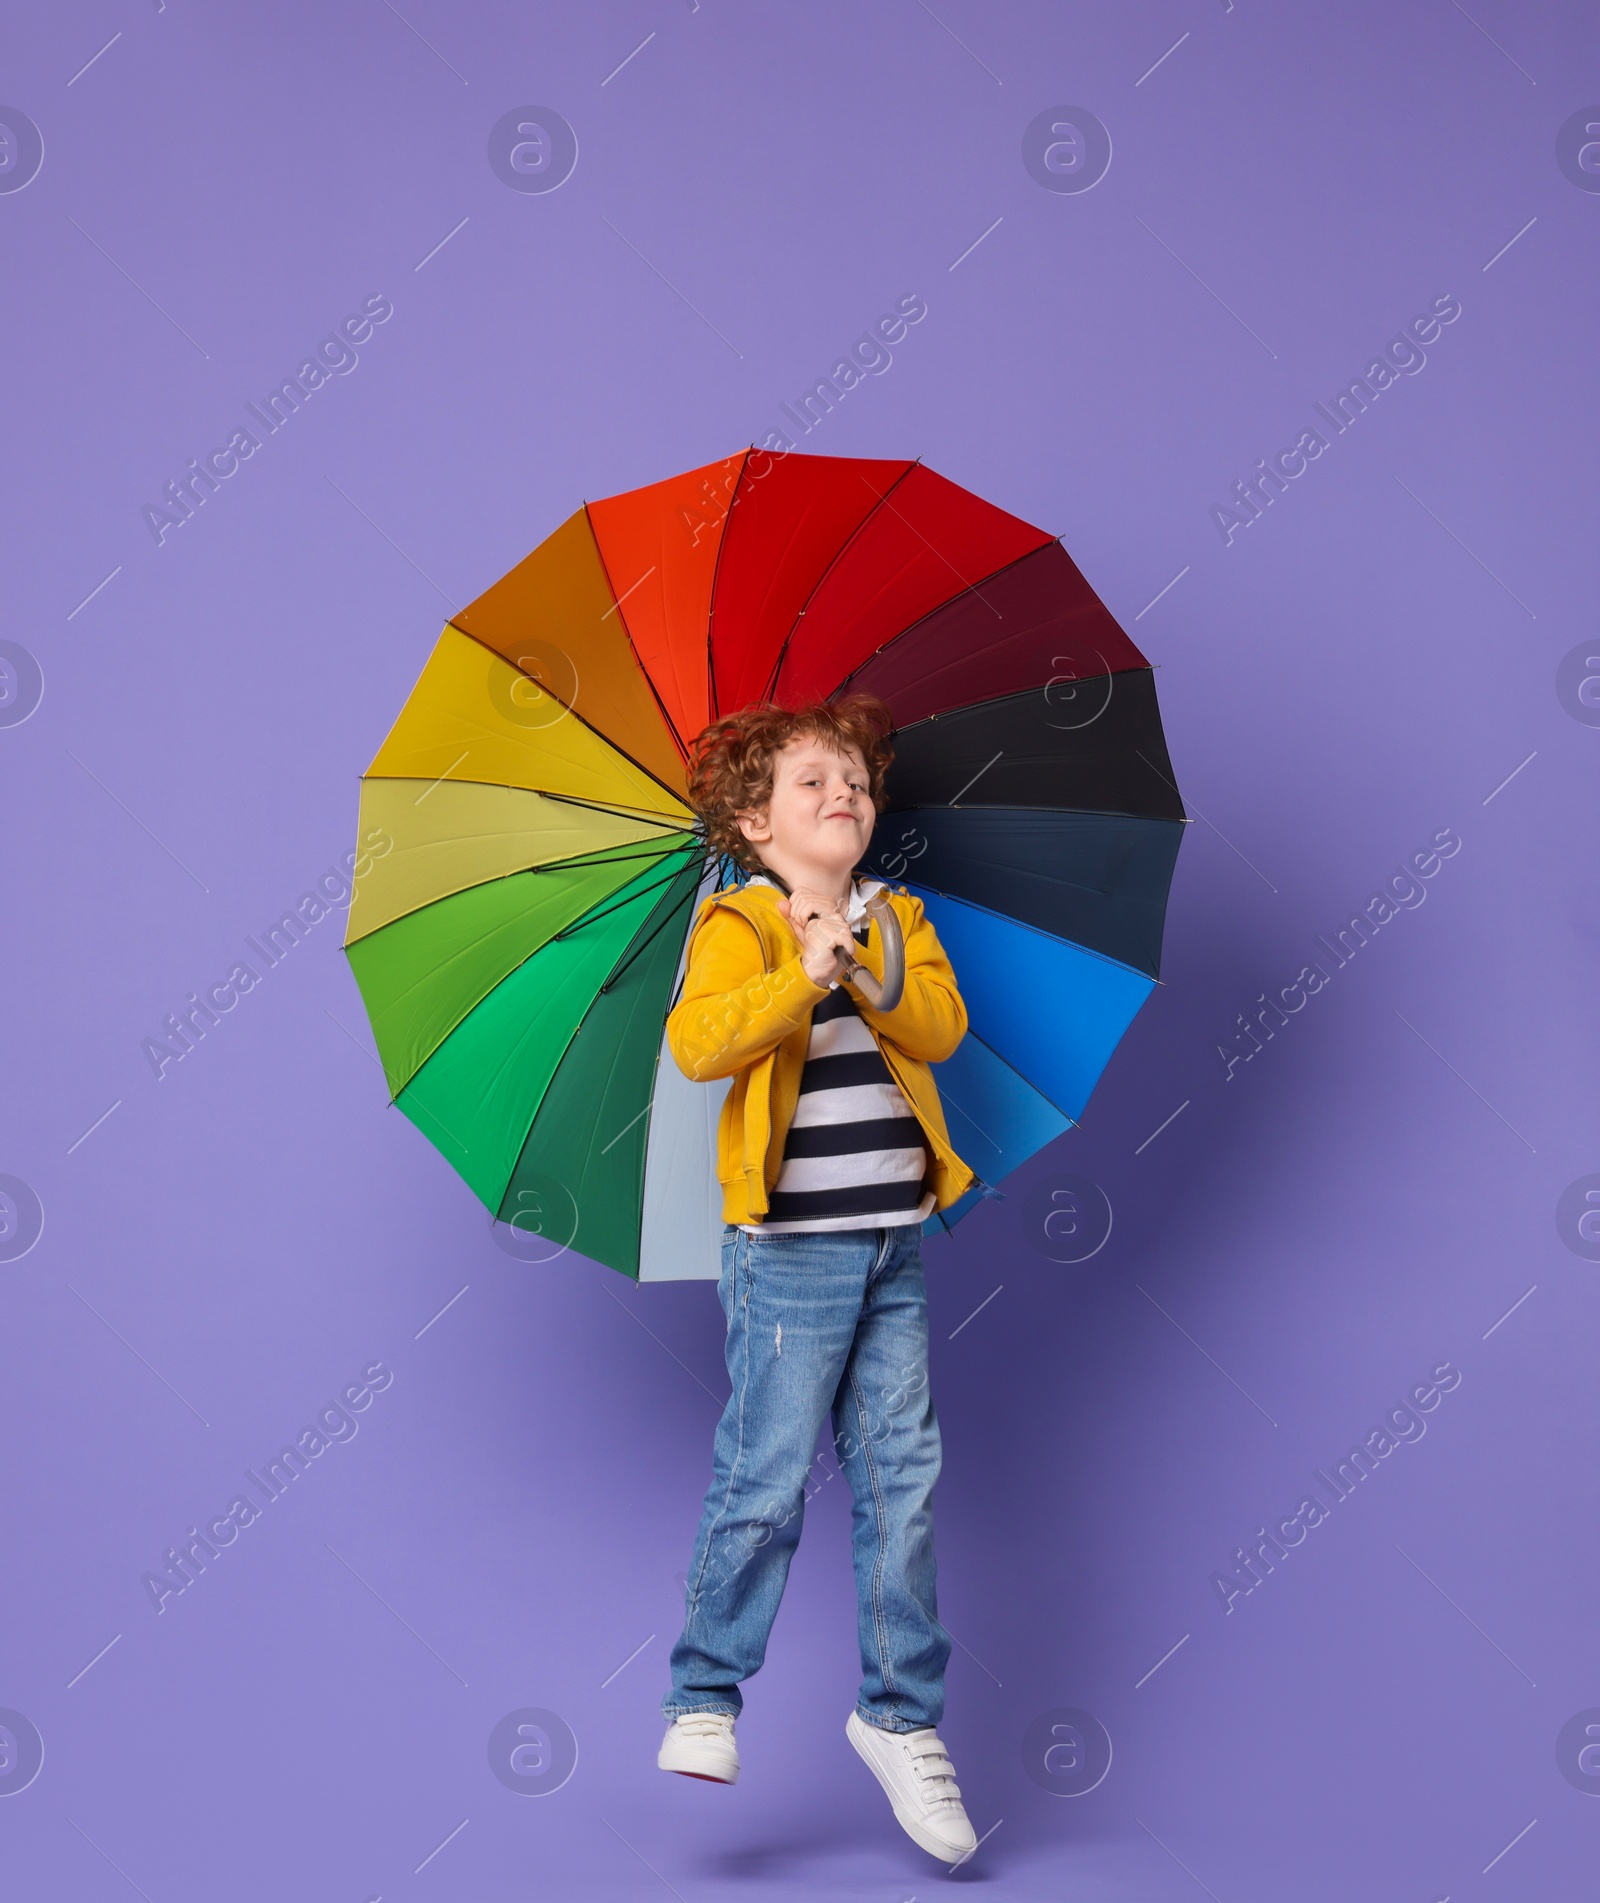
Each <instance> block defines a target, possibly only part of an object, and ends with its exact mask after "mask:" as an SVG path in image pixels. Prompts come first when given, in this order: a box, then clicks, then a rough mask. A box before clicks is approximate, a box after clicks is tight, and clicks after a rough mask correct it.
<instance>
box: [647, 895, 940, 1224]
mask: <svg viewBox="0 0 1600 1903" xmlns="http://www.w3.org/2000/svg"><path fill="white" fill-rule="evenodd" d="M885 890H886V892H887V895H888V898H889V902H890V904H891V905H892V906H893V907H894V910H895V915H896V917H897V918H898V919H899V921H900V929H901V932H902V934H903V936H904V938H905V945H906V984H905V992H904V995H903V996H902V997H901V1000H900V1002H899V1003H898V1004H897V1005H896V1006H895V1008H894V1010H892V1011H887V1012H878V1011H874V1010H873V1009H872V1007H871V1006H870V1005H869V1004H868V1003H867V1001H866V999H865V998H864V997H862V995H861V994H860V993H859V992H858V991H855V990H853V989H852V992H851V996H852V998H853V999H854V1001H855V1005H856V1009H857V1010H858V1011H859V1012H860V1014H861V1018H862V1022H863V1023H865V1024H866V1025H867V1026H868V1028H869V1029H870V1030H871V1032H872V1035H873V1037H874V1038H875V1039H876V1040H877V1044H878V1048H879V1049H880V1050H881V1051H882V1052H883V1056H884V1061H885V1062H886V1063H887V1064H888V1066H889V1071H890V1074H891V1075H892V1076H893V1078H894V1080H895V1082H896V1084H898V1085H899V1087H900V1091H901V1094H902V1095H903V1096H904V1097H905V1099H906V1102H907V1103H908V1104H909V1105H910V1106H911V1109H912V1111H913V1113H914V1114H915V1116H916V1118H917V1121H918V1122H919V1123H920V1124H921V1125H922V1131H923V1135H924V1137H925V1138H926V1139H927V1144H928V1156H929V1172H928V1182H929V1187H930V1188H931V1189H932V1190H933V1192H934V1203H935V1207H936V1208H939V1209H948V1208H949V1207H950V1205H951V1204H952V1203H953V1202H955V1201H956V1199H957V1198H958V1197H959V1196H961V1195H962V1194H963V1193H964V1192H965V1191H966V1190H967V1189H968V1188H969V1187H970V1186H971V1184H972V1183H973V1182H974V1181H975V1180H976V1179H975V1177H974V1174H973V1172H972V1171H971V1170H970V1169H969V1168H968V1167H967V1165H966V1164H965V1163H963V1162H962V1160H961V1158H960V1157H959V1156H957V1155H956V1153H955V1151H954V1150H953V1149H952V1148H951V1147H950V1136H949V1132H948V1131H947V1130H946V1128H945V1121H944V1110H943V1107H942V1106H941V1104H940V1102H939V1088H938V1085H937V1084H935V1083H934V1081H933V1073H932V1072H931V1071H930V1070H929V1068H928V1066H929V1064H930V1063H935V1064H936V1063H940V1062H942V1061H943V1060H944V1059H945V1058H947V1057H949V1056H950V1054H951V1053H952V1052H953V1051H954V1050H955V1048H956V1046H957V1045H958V1044H959V1043H960V1042H961V1040H962V1038H963V1037H964V1036H965V1035H966V1030H967V1007H966V1006H965V1005H964V1004H963V1003H962V1002H961V993H960V992H959V991H958V990H957V989H956V980H955V973H954V972H953V971H952V970H951V969H950V961H949V959H948V958H946V957H945V954H944V948H943V946H941V945H940V943H939V939H938V935H937V934H936V933H935V931H934V929H933V927H932V925H930V924H929V923H928V920H927V918H926V916H925V915H924V913H923V909H922V901H921V900H920V899H916V898H912V897H911V896H910V895H909V894H908V893H907V892H906V891H905V890H904V889H903V888H902V889H901V890H899V891H894V890H892V889H890V888H885ZM779 898H780V894H779V893H778V891H777V890H776V888H774V887H772V886H769V885H749V886H743V887H734V888H730V889H729V890H727V891H723V892H716V893H713V894H712V895H711V897H710V898H708V899H707V900H706V901H705V903H704V904H703V905H702V906H701V908H700V914H699V916H698V918H696V920H695V923H694V928H693V931H692V932H691V934H690V937H689V963H688V970H687V971H686V973H685V974H684V981H683V996H682V997H681V998H680V999H679V1001H678V1003H677V1005H676V1007H675V1008H674V1010H673V1011H672V1014H671V1015H670V1016H669V1017H668V1019H667V1042H668V1045H669V1047H670V1048H671V1051H672V1055H673V1057H674V1058H675V1059H676V1060H677V1064H678V1068H679V1069H680V1070H681V1071H682V1072H683V1073H684V1075H685V1076H686V1077H689V1078H692V1079H693V1080H694V1081H695V1082H697V1083H706V1082H709V1081H710V1080H711V1079H712V1078H716V1077H731V1078H732V1079H733V1087H732V1089H731V1090H730V1091H729V1092H728V1095H727V1099H726V1101H725V1102H724V1104H723V1106H722V1120H721V1123H720V1124H719V1126H718V1130H717V1176H718V1178H719V1180H720V1181H721V1183H722V1216H723V1221H724V1222H731V1223H742V1222H760V1221H761V1219H762V1217H763V1216H764V1215H765V1214H766V1212H767V1202H768V1197H769V1195H770V1193H771V1190H772V1186H773V1184H774V1183H776V1181H777V1180H778V1171H779V1169H780V1168H781V1167H782V1163H783V1146H784V1140H785V1138H786V1137H787V1136H788V1133H789V1124H790V1121H791V1119H792V1118H793V1116H794V1111H795V1104H796V1102H797V1100H798V1098H799V1095H800V1073H801V1071H802V1070H804V1068H805V1062H806V1050H807V1046H808V1045H809V1043H810V1039H811V1012H812V1008H813V1006H815V1005H817V1004H819V1003H820V1002H821V1000H822V999H823V998H825V997H826V996H827V995H828V987H827V986H826V985H819V984H814V983H813V982H812V981H811V979H810V978H809V977H807V975H806V972H805V969H804V967H803V966H802V965H801V963H800V946H799V942H798V941H797V939H796V938H795V935H794V933H793V931H791V929H790V927H789V923H788V921H787V920H786V919H785V918H784V917H783V916H782V915H781V914H780V913H779V911H778V902H779ZM856 957H857V961H858V962H859V963H860V964H861V965H862V966H864V967H865V969H866V970H868V971H870V972H871V973H872V975H873V976H874V977H875V978H879V979H881V978H882V976H883V945H882V941H881V936H880V934H879V932H878V931H877V930H876V929H874V930H873V932H872V934H871V937H870V939H869V942H868V944H867V945H866V946H865V948H864V949H862V950H861V951H859V952H857V954H856Z"/></svg>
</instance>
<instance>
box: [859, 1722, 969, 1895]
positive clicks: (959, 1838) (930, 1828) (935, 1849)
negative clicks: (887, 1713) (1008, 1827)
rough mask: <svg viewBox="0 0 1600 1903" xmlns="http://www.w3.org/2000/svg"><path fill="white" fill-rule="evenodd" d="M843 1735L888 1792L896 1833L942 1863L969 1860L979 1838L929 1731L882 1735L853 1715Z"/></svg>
mask: <svg viewBox="0 0 1600 1903" xmlns="http://www.w3.org/2000/svg"><path fill="white" fill-rule="evenodd" d="M844 1730H845V1736H846V1737H847V1738H848V1739H849V1740H850V1742H851V1743H852V1744H853V1745H854V1746H855V1748H856V1749H857V1751H859V1752H860V1753H861V1755H862V1757H863V1758H865V1759H866V1761H867V1768H868V1769H869V1770H870V1771H871V1772H872V1774H873V1776H874V1777H875V1778H876V1779H877V1780H878V1782H879V1783H880V1784H881V1785H882V1786H883V1788H884V1790H885V1791H887V1792H888V1794H889V1802H890V1803H891V1804H892V1805H893V1806H894V1814H895V1817H896V1819H897V1820H898V1822H899V1824H900V1828H901V1829H902V1830H903V1831H904V1832H905V1833H906V1835H907V1836H908V1837H910V1838H911V1840H912V1841H913V1842H914V1843H917V1844H920V1845H921V1847H922V1848H923V1849H924V1850H926V1851H929V1852H931V1853H932V1855H934V1856H935V1857H938V1858H940V1859H942V1860H943V1861H944V1862H945V1863H960V1862H961V1861H962V1860H963V1859H964V1858H966V1857H969V1856H971V1854H972V1852H973V1851H974V1850H976V1849H977V1847H978V1836H977V1832H976V1831H974V1829H973V1828H972V1825H971V1823H970V1822H969V1821H968V1818H967V1813H966V1810H965V1808H964V1807H963V1805H962V1802H961V1787H960V1785H958V1784H957V1783H956V1772H955V1766H954V1765H953V1764H952V1763H951V1762H950V1756H949V1753H948V1752H947V1751H946V1750H945V1748H944V1746H943V1745H942V1744H941V1743H940V1741H939V1734H938V1732H937V1731H936V1730H935V1729H934V1727H933V1726H932V1725H925V1726H923V1727H922V1729H921V1730H919V1731H885V1730H884V1729H883V1727H882V1726H881V1725H869V1724H868V1723H866V1721H865V1720H864V1719H863V1718H862V1716H861V1714H860V1713H859V1712H857V1711H852V1712H851V1714H850V1716H849V1718H848V1720H847V1721H846V1723H845V1728H844Z"/></svg>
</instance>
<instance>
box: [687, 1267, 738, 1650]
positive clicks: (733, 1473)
mask: <svg viewBox="0 0 1600 1903" xmlns="http://www.w3.org/2000/svg"><path fill="white" fill-rule="evenodd" d="M743 1248H744V1245H743V1241H742V1239H741V1241H740V1242H737V1243H735V1244H734V1256H733V1300H732V1302H731V1303H730V1304H729V1306H730V1307H731V1308H732V1310H733V1313H734V1316H735V1317H736V1318H739V1317H742V1316H743V1314H744V1312H745V1310H744V1307H743V1306H741V1304H740V1301H739V1255H740V1251H741V1249H743ZM744 1256H745V1261H744V1272H745V1296H746V1301H748V1297H749V1293H750V1289H749V1280H750V1259H749V1251H748V1249H744ZM731 1332H732V1330H731V1326H730V1333H731ZM739 1346H740V1352H741V1353H742V1355H743V1357H744V1362H743V1366H742V1368H741V1369H740V1375H739V1440H738V1444H737V1446H736V1447H735V1448H734V1454H733V1459H732V1461H731V1462H730V1463H729V1466H728V1487H727V1491H726V1492H725V1493H724V1495H723V1498H722V1505H721V1506H720V1507H719V1508H718V1509H717V1517H716V1519H715V1520H713V1521H712V1523H711V1525H710V1527H709V1528H708V1529H707V1532H706V1544H705V1551H704V1552H703V1553H702V1554H701V1555H700V1564H699V1566H698V1567H697V1568H696V1570H695V1576H694V1591H693V1592H692V1593H691V1594H690V1595H689V1612H688V1619H689V1621H691V1622H692V1621H693V1619H694V1617H695V1615H696V1613H698V1612H699V1610H700V1589H701V1586H702V1585H703V1584H704V1582H705V1576H706V1567H707V1566H708V1565H709V1564H710V1563H711V1548H712V1544H713V1542H714V1541H715V1539H716V1535H717V1528H718V1527H719V1526H721V1524H722V1521H723V1517H724V1515H725V1514H726V1513H727V1511H728V1506H729V1503H730V1502H731V1501H732V1499H733V1490H734V1486H735V1484H736V1483H737V1481H738V1478H739V1466H740V1463H741V1462H742V1461H743V1459H744V1408H745V1396H746V1394H747V1393H748V1392H749V1388H750V1330H749V1327H748V1325H746V1326H745V1327H744V1329H743V1332H742V1334H741V1337H740V1343H739Z"/></svg>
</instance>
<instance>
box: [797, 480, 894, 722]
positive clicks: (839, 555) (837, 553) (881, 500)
mask: <svg viewBox="0 0 1600 1903" xmlns="http://www.w3.org/2000/svg"><path fill="white" fill-rule="evenodd" d="M921 463H922V458H921V457H920V456H918V457H917V459H916V460H915V462H909V463H907V464H906V466H905V468H904V469H902V470H901V471H900V473H899V475H898V476H896V477H895V479H894V481H893V482H891V483H890V484H889V487H888V488H887V489H885V490H884V492H883V494H882V495H881V496H880V495H878V492H877V490H876V489H874V488H873V487H872V484H871V483H870V482H867V479H866V477H865V476H863V477H862V478H861V480H862V481H863V482H867V488H868V490H869V491H870V492H871V494H872V495H873V496H874V497H876V500H875V501H874V503H873V505H872V507H871V508H870V509H868V511H867V512H866V514H865V515H864V516H862V518H861V520H860V521H859V522H858V523H857V524H856V525H855V527H854V528H853V529H852V530H851V531H850V533H849V534H848V535H847V536H846V537H845V538H844V540H843V541H842V542H841V543H840V544H839V546H838V547H837V548H836V549H835V550H834V552H833V554H832V556H831V557H830V558H829V560H828V565H827V566H826V567H825V568H824V569H823V571H822V573H821V574H820V575H819V576H818V577H817V579H816V584H815V586H814V587H813V588H812V590H811V593H810V594H809V595H807V596H806V600H805V607H803V608H802V609H801V610H800V611H799V613H798V614H797V615H796V616H795V618H794V620H793V621H792V622H791V623H790V624H789V632H788V633H787V634H786V635H785V636H784V637H783V645H782V646H781V647H780V648H779V649H778V658H777V659H776V660H775V661H774V662H773V663H772V672H771V673H770V674H769V675H768V676H767V686H766V692H765V694H764V695H763V698H764V699H768V700H770V699H771V697H772V695H773V692H774V691H775V689H776V688H777V685H778V676H779V675H780V674H781V673H782V672H783V664H784V662H785V661H786V660H787V659H788V658H789V643H790V642H791V641H793V639H794V637H795V630H796V629H797V628H798V627H799V626H800V623H801V622H802V621H803V620H804V619H805V616H806V610H807V609H809V608H810V606H811V604H812V602H814V601H815V600H816V598H817V595H818V593H819V592H820V591H821V588H822V585H823V583H824V582H825V581H826V580H827V579H828V577H829V576H830V575H831V574H832V573H833V571H834V569H835V568H837V567H838V565H839V563H840V562H841V561H843V559H844V553H845V550H846V549H847V548H849V547H850V545H851V543H852V542H854V541H855V539H856V537H857V536H858V535H860V534H861V533H862V531H863V530H864V529H865V528H866V526H867V524H868V523H869V522H870V521H871V520H872V519H873V517H874V516H875V515H877V513H878V511H879V510H880V509H881V508H882V507H883V506H884V504H885V503H886V502H887V501H888V499H889V497H890V496H891V495H893V494H894V492H895V490H896V489H898V488H899V487H900V485H901V483H903V482H904V481H905V479H906V478H907V476H909V475H910V474H911V472H912V470H913V469H917V468H919V467H920V466H921Z"/></svg>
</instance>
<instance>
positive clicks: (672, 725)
mask: <svg viewBox="0 0 1600 1903" xmlns="http://www.w3.org/2000/svg"><path fill="white" fill-rule="evenodd" d="M583 519H584V521H585V522H587V523H588V524H589V534H590V537H591V538H592V540H593V542H594V552H595V558H596V560H597V561H598V562H599V564H600V573H601V574H602V575H604V576H605V578H606V586H607V588H609V589H610V590H611V600H612V604H613V606H614V607H615V608H616V609H617V625H618V626H619V627H620V628H621V629H622V638H623V640H625V641H626V642H627V644H628V652H629V653H630V654H631V655H632V656H633V664H634V666H635V667H636V668H638V670H639V672H640V674H641V675H642V676H643V678H644V684H645V686H646V687H648V688H649V689H650V696H651V699H652V700H654V702H655V704H656V707H657V709H658V710H659V712H660V714H661V718H662V720H663V721H664V722H665V723H666V728H667V732H668V734H670V735H671V737H672V744H673V745H674V746H675V747H676V748H677V749H678V752H679V755H680V756H681V757H682V759H683V762H684V764H685V765H687V764H688V760H689V750H688V748H687V747H686V746H685V745H684V744H683V738H682V736H681V735H680V734H679V732H678V725H677V722H676V721H675V720H674V719H673V718H672V716H671V715H670V714H669V713H668V712H667V703H666V702H665V701H664V700H663V699H662V698H661V695H660V692H659V690H658V689H657V687H656V683H655V677H654V675H653V674H651V672H650V670H649V668H647V667H646V666H645V664H644V656H643V655H642V654H641V653H640V652H639V648H638V644H637V643H636V642H635V640H634V638H633V630H632V629H631V628H630V627H629V626H628V617H627V616H626V615H625V614H623V612H622V602H623V600H624V599H625V597H623V596H619V595H618V593H617V584H616V583H615V582H614V581H613V580H612V579H611V570H610V569H609V568H608V567H607V566H606V552H605V550H604V549H603V548H602V547H601V546H600V537H599V536H598V535H597V534H596V533H595V526H594V517H593V516H592V515H590V513H589V505H588V503H587V502H586V503H585V504H584V505H583ZM635 586H637V584H635ZM632 592H633V590H632V589H629V591H628V593H629V594H631V593H632Z"/></svg>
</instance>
